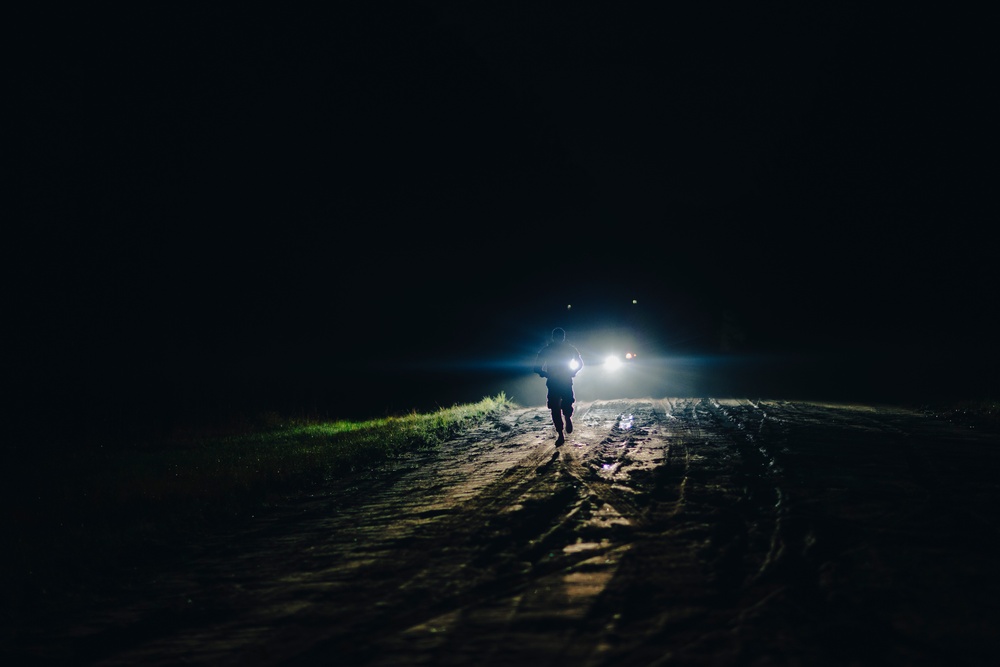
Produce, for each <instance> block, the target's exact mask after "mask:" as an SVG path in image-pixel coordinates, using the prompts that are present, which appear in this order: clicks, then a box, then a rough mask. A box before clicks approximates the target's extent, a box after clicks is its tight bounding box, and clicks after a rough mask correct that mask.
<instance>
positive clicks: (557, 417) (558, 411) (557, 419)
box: [550, 401, 563, 435]
mask: <svg viewBox="0 0 1000 667" xmlns="http://www.w3.org/2000/svg"><path fill="white" fill-rule="evenodd" d="M561 403H562V402H561V401H553V403H552V405H551V406H550V409H551V411H552V425H553V426H555V427H556V431H558V432H559V434H560V435H561V434H562V432H563V420H562V405H561Z"/></svg>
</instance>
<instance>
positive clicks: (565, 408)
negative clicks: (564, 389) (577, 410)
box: [562, 389, 576, 433]
mask: <svg viewBox="0 0 1000 667" xmlns="http://www.w3.org/2000/svg"><path fill="white" fill-rule="evenodd" d="M575 402H576V396H574V395H573V390H572V389H570V391H569V395H568V396H566V397H565V398H563V401H562V412H563V415H564V417H565V419H566V432H567V433H572V432H573V404H574V403H575Z"/></svg>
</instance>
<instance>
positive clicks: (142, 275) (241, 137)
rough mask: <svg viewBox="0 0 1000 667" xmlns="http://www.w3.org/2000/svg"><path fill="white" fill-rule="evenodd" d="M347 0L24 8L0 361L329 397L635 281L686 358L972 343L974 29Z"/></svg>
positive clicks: (964, 20) (993, 310)
mask: <svg viewBox="0 0 1000 667" xmlns="http://www.w3.org/2000/svg"><path fill="white" fill-rule="evenodd" d="M358 4H362V5H364V6H363V7H344V6H342V3H337V4H336V7H335V8H311V9H301V8H297V9H295V10H292V9H287V8H281V7H277V6H270V7H266V8H264V7H259V6H257V5H255V4H253V3H251V4H240V5H233V7H238V9H232V8H227V9H222V8H205V7H201V8H197V9H193V8H192V9H180V8H174V7H170V8H167V7H161V8H158V9H153V8H150V7H147V6H145V5H143V6H141V7H140V6H134V7H130V8H128V9H124V8H120V7H119V8H115V9H113V10H112V9H108V8H99V9H95V8H93V7H88V8H86V9H81V8H77V9H65V10H55V9H50V10H48V12H47V13H45V14H42V13H41V12H37V11H36V12H35V13H34V14H33V15H30V16H28V15H22V16H17V17H12V22H11V25H12V26H13V27H14V29H15V30H16V32H17V33H18V35H19V39H18V40H16V41H15V42H14V44H15V46H16V47H17V48H16V49H15V52H16V56H15V58H13V59H12V60H11V61H9V63H8V64H9V65H10V66H11V69H12V70H13V86H14V91H15V92H16V94H15V95H13V96H12V99H11V100H10V101H9V102H8V105H10V104H13V105H14V107H15V110H16V111H20V112H22V113H20V114H18V119H19V120H18V122H17V123H16V125H14V126H13V127H12V129H14V130H15V141H16V142H17V143H16V147H17V148H19V149H22V150H19V151H17V153H16V154H17V155H18V156H21V157H20V158H19V162H17V163H16V164H15V165H14V167H15V168H14V174H13V178H12V180H11V182H12V183H13V185H14V189H15V192H17V193H18V194H19V195H20V197H21V200H22V201H23V202H24V204H25V207H24V208H23V209H22V212H21V213H18V216H19V217H18V218H17V222H16V223H15V224H13V225H11V226H8V231H7V232H5V237H6V238H7V241H8V242H7V243H6V244H5V245H6V246H7V248H6V250H7V253H9V255H10V256H9V257H8V258H7V259H6V260H5V265H6V269H5V270H6V271H8V272H10V276H9V277H8V280H6V281H5V282H6V283H7V292H8V298H7V301H8V306H9V311H12V312H14V313H15V316H16V318H15V319H16V325H15V331H14V339H13V342H12V343H10V344H8V345H7V350H6V352H7V358H6V364H7V366H8V368H9V369H10V372H9V373H8V377H13V378H15V380H16V381H17V382H19V383H21V384H22V386H27V387H36V388H39V389H40V390H42V391H46V390H52V389H53V387H56V386H58V387H62V388H63V389H64V391H65V392H69V393H70V394H72V393H73V392H78V391H79V390H80V389H81V388H88V387H92V386H99V387H101V388H102V391H105V392H106V393H108V394H112V393H121V391H122V390H121V387H149V386H152V385H158V386H166V384H169V385H170V386H173V387H181V391H183V390H184V388H185V387H187V386H188V385H192V384H194V385H201V386H205V385H212V386H218V387H227V386H229V384H230V383H234V382H235V383H240V382H249V381H250V379H251V378H256V381H258V382H259V381H261V380H260V379H261V378H268V380H267V382H268V383H270V386H271V387H272V388H273V387H280V386H282V383H283V382H285V383H291V384H294V383H295V379H294V378H295V377H297V376H298V375H301V374H303V373H305V374H307V375H308V374H313V375H315V374H316V373H320V374H325V375H326V377H328V378H329V380H328V381H329V384H331V385H333V384H337V383H338V382H341V380H342V378H347V377H357V376H361V375H364V374H365V372H366V367H365V364H366V363H368V360H369V359H372V358H374V357H377V358H379V359H382V360H387V361H388V360H406V361H409V362H414V363H416V362H420V361H433V360H437V359H445V358H448V357H449V355H450V356H451V357H452V358H454V359H463V358H476V359H483V358H490V357H495V358H501V357H502V358H507V357H516V356H517V355H518V354H521V353H523V352H524V351H525V350H534V349H535V348H536V347H537V346H538V345H539V344H540V343H541V342H543V338H544V336H545V334H546V333H547V332H548V331H549V329H551V327H552V326H556V325H565V323H564V322H563V320H564V319H565V308H564V307H565V304H566V303H570V302H572V303H574V304H575V305H576V306H577V311H576V312H581V313H583V315H580V316H579V317H580V319H579V320H578V321H577V322H570V323H569V324H570V325H571V326H577V327H580V328H583V327H585V326H586V325H587V324H589V320H587V317H589V314H593V315H594V317H598V316H599V315H600V314H601V313H602V312H611V311H612V310H613V308H611V306H610V304H614V305H615V307H617V306H618V304H620V303H622V302H624V301H625V300H630V299H632V298H638V299H639V302H640V304H641V307H642V309H643V311H642V320H643V322H644V325H645V326H647V327H649V328H651V329H652V330H654V333H653V334H651V335H652V336H653V337H655V338H656V339H657V340H658V341H659V343H661V344H662V345H663V346H664V347H666V348H676V349H678V350H680V349H683V350H685V351H691V350H697V351H701V352H715V351H718V348H719V331H720V327H721V324H720V323H721V322H722V321H723V319H724V317H729V318H730V321H733V322H735V323H737V325H738V327H739V330H740V331H742V332H743V334H744V337H743V343H742V346H743V348H744V349H745V351H748V352H750V351H759V350H774V349H811V350H818V351H823V350H830V349H838V350H844V349H849V350H868V351H872V350H874V351H880V350H887V349H892V350H894V351H897V352H898V351H899V350H903V351H904V352H905V353H918V354H931V353H932V352H931V351H932V350H933V351H936V350H942V349H951V350H961V351H962V352H969V351H976V352H977V353H978V352H986V351H987V350H989V351H992V348H993V340H994V338H995V337H996V335H997V325H996V324H995V319H997V314H998V313H997V306H996V304H995V299H994V297H995V294H996V291H997V290H996V288H997V277H996V271H995V269H994V266H995V265H994V262H993V257H994V250H993V246H992V245H991V244H990V243H989V242H988V238H989V232H990V227H991V226H992V225H993V224H994V221H995V216H994V215H993V208H992V202H988V201H987V195H986V192H985V191H986V180H987V174H988V173H989V171H988V169H987V167H988V166H989V165H991V164H992V163H993V162H994V161H995V157H994V156H995V152H994V150H993V148H994V141H993V132H994V130H993V122H994V121H993V118H994V117H995V116H993V115H992V114H991V113H990V111H989V109H988V98H989V93H991V88H993V87H994V86H992V84H991V83H990V81H991V78H990V77H991V76H992V72H990V70H988V68H987V66H986V63H987V62H988V59H987V55H988V53H987V52H988V50H990V49H988V44H989V43H990V40H988V39H987V36H986V35H985V34H984V27H985V25H986V21H985V19H984V18H983V17H977V16H975V15H973V14H967V15H960V14H959V12H958V10H957V9H956V10H950V9H949V10H942V9H940V8H935V7H930V6H927V7H924V6H923V5H920V4H910V5H907V6H905V7H904V8H902V9H900V10H899V11H895V12H893V11H888V10H886V11H881V12H876V11H873V10H870V9H866V8H865V9H863V8H861V7H864V6H865V4H866V3H860V4H859V5H857V6H855V5H853V4H849V3H836V4H835V5H834V6H831V7H826V8H808V9H807V8H802V7H798V6H796V5H791V6H790V7H786V8H784V9H766V10H765V9H762V8H760V7H757V6H754V5H746V4H745V3H744V5H742V6H741V7H740V8H739V9H731V8H725V7H723V6H721V5H713V6H712V7H711V8H705V9H699V10H684V11H676V10H658V11H656V12H650V11H647V10H638V9H635V8H633V7H631V6H630V5H620V4H613V5H608V6H599V5H598V4H596V3H594V4H589V3H571V4H567V5H565V6H561V7H558V8H556V7H553V6H546V7H539V6H536V5H538V4H539V3H531V2H516V3H492V6H491V8H489V9H487V8H483V7H478V8H475V9H472V8H470V5H476V6H478V5H479V4H480V3H464V2H440V3H422V2H411V3H403V2H399V3H394V2H390V3H358ZM546 4H548V3H546ZM603 4H607V3H603ZM941 11H947V12H948V13H947V14H940V13H939V12H941ZM5 254H6V253H5ZM9 326H10V325H9ZM990 353H992V352H990ZM992 354H995V353H992ZM340 359H345V361H344V362H343V363H341V362H340V361H339V360H340ZM994 359H995V357H994ZM975 363H978V362H975ZM304 369H309V370H304ZM289 378H291V379H289ZM324 381H326V380H324ZM345 382H346V381H345ZM342 384H343V382H342ZM993 386H995V384H994V385H993ZM85 390H86V389H85ZM126 393H134V392H131V390H126ZM376 400H377V399H376Z"/></svg>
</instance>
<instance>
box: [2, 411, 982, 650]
mask: <svg viewBox="0 0 1000 667" xmlns="http://www.w3.org/2000/svg"><path fill="white" fill-rule="evenodd" d="M575 422H576V430H575V431H574V433H573V434H572V435H571V436H570V437H569V439H568V441H567V442H566V444H564V445H563V446H561V447H559V448H556V447H555V446H554V440H555V439H554V435H555V434H554V432H553V430H552V427H551V424H550V422H549V419H548V414H547V412H546V411H545V410H544V409H543V408H538V407H535V408H518V409H515V410H514V411H512V412H510V413H509V414H508V415H507V416H506V417H505V418H504V419H503V420H502V421H500V422H498V423H494V424H490V425H489V426H487V427H483V428H481V429H479V430H476V431H475V432H472V433H469V434H467V435H465V436H463V437H461V438H459V439H456V440H453V441H450V442H448V443H446V444H444V445H442V446H440V447H438V448H436V449H434V450H433V451H428V452H420V453H415V454H413V455H412V456H410V457H409V458H406V459H404V460H401V461H398V462H395V463H394V464H393V465H392V466H390V467H388V468H385V469H381V470H377V471H372V472H367V473H364V474H359V475H355V476H351V477H349V478H347V480H346V481H340V482H338V483H337V484H336V485H335V487H333V488H330V489H327V490H326V492H325V493H324V494H323V495H312V496H309V497H303V498H296V499H292V500H288V501H287V502H283V503H282V504H281V505H280V506H278V507H275V508H274V509H273V510H272V511H270V512H268V513H266V514H265V515H262V516H259V517H257V519H256V520H255V522H254V523H253V524H252V526H250V527H249V528H245V529H242V530H241V531H240V532H239V533H235V534H231V535H223V536H219V538H218V539H217V540H216V541H213V542H212V543H205V544H201V545H198V546H197V548H192V549H191V550H190V552H189V554H190V555H189V557H188V558H187V559H186V560H185V561H184V562H182V563H180V562H179V563H177V564H176V568H174V569H171V570H170V571H163V572H157V573H151V575H150V576H149V578H148V580H147V581H145V582H144V583H143V585H142V586H141V587H136V588H135V589H134V590H130V591H124V592H122V593H120V594H116V595H115V596H112V597H109V598H108V599H104V600H101V601H100V604H96V603H95V605H94V607H93V608H92V609H91V610H89V611H88V612H87V613H86V614H84V615H82V616H78V617H74V618H68V619H59V622H57V623H56V622H54V623H53V624H52V625H50V626H49V627H46V628H35V629H34V630H25V631H22V633H21V634H20V636H19V637H18V638H17V641H16V655H19V656H21V657H22V658H24V659H25V660H28V659H29V658H30V659H35V658H37V659H38V660H39V661H40V662H46V661H51V662H53V663H59V662H66V663H69V664H95V665H138V664H141V665H177V664H202V665H237V664H238V665H371V666H375V665H379V666H382V665H403V666H406V665H452V664H454V665H459V664H475V665H518V666H520V667H526V666H529V665H574V666H579V667H583V666H588V665H593V666H597V665H615V666H618V665H737V664H739V665H744V664H746V665H908V666H912V665H943V664H948V665H986V664H995V663H996V661H997V660H998V659H1000V658H998V656H1000V579H998V577H997V572H998V571H1000V546H998V542H1000V540H998V533H1000V514H998V511H997V509H996V508H997V501H998V500H1000V484H998V482H997V472H998V470H1000V465H998V463H1000V447H998V445H1000V439H998V436H997V434H996V433H986V432H982V431H981V430H980V429H976V428H971V427H970V426H969V425H967V424H956V423H952V422H949V421H946V420H943V419H940V418H935V417H933V416H928V415H924V414H920V413H918V412H913V411H908V410H904V409H902V408H889V407H874V406H864V405H827V404H818V403H806V402H782V401H750V400H713V399H655V400H654V399H642V400H629V401H599V402H593V403H582V404H580V406H579V408H578V412H577V417H576V419H575Z"/></svg>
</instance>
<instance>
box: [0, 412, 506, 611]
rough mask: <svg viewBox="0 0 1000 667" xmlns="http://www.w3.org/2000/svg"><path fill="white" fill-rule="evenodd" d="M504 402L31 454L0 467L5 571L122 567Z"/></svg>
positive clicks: (485, 418) (448, 433)
mask: <svg viewBox="0 0 1000 667" xmlns="http://www.w3.org/2000/svg"><path fill="white" fill-rule="evenodd" d="M512 407H514V404H513V403H512V402H510V401H509V400H508V399H507V398H506V396H505V395H504V394H500V395H498V396H496V397H492V398H489V397H488V398H484V399H483V400H482V401H480V402H479V403H475V404H468V405H456V406H453V407H451V408H445V409H441V410H439V411H437V412H434V413H431V414H416V413H414V414H409V415H404V416H395V417H386V418H382V419H375V420H371V421H366V422H347V421H332V422H331V421H304V420H298V421H296V420H282V419H280V418H273V419H272V420H271V422H272V423H270V424H269V425H266V426H263V427H262V428H260V429H257V430H254V431H251V432H244V433H235V434H229V435H214V436H211V437H209V436H199V435H197V434H187V435H185V436H183V437H173V438H158V439H156V440H153V441H148V442H141V443H139V442H137V443H135V444H132V445H129V446H126V447H119V448H108V449H107V450H105V449H103V448H99V447H98V448H93V447H91V448H87V449H85V450H84V449H80V450H73V449H71V448H67V447H61V448H58V451H57V452H53V453H52V456H49V457H46V456H45V455H44V452H43V453H40V454H39V455H36V456H34V457H32V458H33V463H32V464H31V465H27V466H24V467H23V468H22V469H20V470H12V469H8V475H9V476H10V479H8V485H7V486H8V488H7V490H8V491H11V490H14V491H15V492H14V493H10V494H9V495H10V496H11V497H10V499H9V500H8V501H7V503H6V504H7V507H6V510H7V511H6V512H5V516H6V517H7V520H6V522H5V523H6V524H7V525H6V526H4V533H5V535H6V536H7V537H8V538H9V540H10V541H9V542H8V544H9V545H10V548H11V549H12V551H9V552H8V554H7V555H8V556H12V557H13V562H12V563H11V564H10V567H7V568H5V577H4V578H13V579H15V580H17V581H20V582H23V584H24V585H26V586H29V587H30V584H31V582H32V581H35V582H36V583H37V584H38V585H39V586H44V581H49V582H51V581H52V580H53V578H59V576H60V575H62V576H63V578H69V577H73V576H75V577H79V576H80V574H81V573H82V571H86V572H89V573H93V572H94V571H95V569H105V570H107V569H112V570H113V569H115V568H121V567H122V566H123V565H124V564H125V563H130V562H134V561H135V559H136V558H140V557H143V556H144V555H145V556H154V555H156V554H162V553H163V552H164V550H169V549H170V548H172V546H173V545H175V544H176V543H178V542H179V541H183V540H186V539H190V538H191V537H196V536H197V535H198V534H199V533H200V532H206V531H211V530H213V529H215V528H217V527H219V526H220V525H225V524H227V523H233V522H239V521H241V520H243V519H245V518H247V517H248V516H250V515H252V514H253V513H254V512H259V511H260V510H261V509H263V508H264V507H265V506H266V505H267V504H268V503H269V502H273V501H274V500H275V499H276V498H281V497H283V496H286V495H287V494H292V493H297V492H301V491H304V490H308V489H309V488H310V487H312V486H316V485H322V484H329V483H335V482H336V479H337V478H338V477H342V476H344V475H347V474H350V473H351V472H353V471H358V470H363V469H371V468H375V467H377V466H379V465H380V464H383V463H385V462H386V461H389V460H392V459H394V458H398V457H400V456H402V455H404V454H406V453H407V452H410V451H414V450H417V449H420V448H427V447H433V446H435V445H436V444H438V443H440V442H442V441H444V440H447V439H448V438H451V437H454V436H455V435H457V434H459V433H461V432H462V431H464V430H466V429H469V428H472V427H475V426H477V425H479V424H482V423H485V422H489V421H492V420H497V419H499V418H500V416H502V414H503V413H504V412H506V411H508V410H509V409H510V408H512ZM42 580H44V581H42ZM8 583H9V582H8ZM8 590H9V589H8ZM24 592H25V593H26V592H27V591H24Z"/></svg>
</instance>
